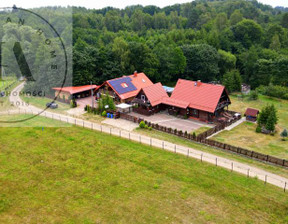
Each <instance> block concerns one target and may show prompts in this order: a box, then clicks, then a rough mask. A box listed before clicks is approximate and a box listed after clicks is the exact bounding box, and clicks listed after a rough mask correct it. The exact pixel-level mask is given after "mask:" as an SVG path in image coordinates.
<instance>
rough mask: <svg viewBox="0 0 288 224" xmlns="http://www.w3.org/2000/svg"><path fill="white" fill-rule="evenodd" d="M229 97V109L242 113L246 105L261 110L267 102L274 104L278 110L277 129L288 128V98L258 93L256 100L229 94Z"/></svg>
mask: <svg viewBox="0 0 288 224" xmlns="http://www.w3.org/2000/svg"><path fill="white" fill-rule="evenodd" d="M230 99H231V101H232V104H231V105H230V106H229V110H232V111H237V112H241V113H242V115H244V113H245V111H246V109H247V108H248V107H251V108H255V109H258V110H261V109H262V108H263V107H264V106H266V105H268V104H274V105H275V107H276V109H277V111H278V118H279V121H278V128H277V131H283V129H284V128H287V129H288V100H281V99H277V98H272V97H268V96H263V95H259V99H258V100H253V101H251V100H248V99H247V98H245V99H244V100H241V99H238V97H237V96H236V95H231V96H230Z"/></svg>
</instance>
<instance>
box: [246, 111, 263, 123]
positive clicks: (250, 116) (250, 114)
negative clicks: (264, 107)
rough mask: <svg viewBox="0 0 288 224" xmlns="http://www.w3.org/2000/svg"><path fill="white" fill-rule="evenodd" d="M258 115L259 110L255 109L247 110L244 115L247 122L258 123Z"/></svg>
mask: <svg viewBox="0 0 288 224" xmlns="http://www.w3.org/2000/svg"><path fill="white" fill-rule="evenodd" d="M258 114H259V110H257V109H253V108H247V110H246V112H245V114H244V115H245V116H246V120H247V121H253V122H255V121H257V117H258Z"/></svg>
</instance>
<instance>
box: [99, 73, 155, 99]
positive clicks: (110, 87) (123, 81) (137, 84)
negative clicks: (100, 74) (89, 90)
mask: <svg viewBox="0 0 288 224" xmlns="http://www.w3.org/2000/svg"><path fill="white" fill-rule="evenodd" d="M151 85H153V83H152V82H151V80H150V79H149V78H148V77H147V76H146V75H145V74H144V73H137V72H135V73H134V74H133V75H129V76H123V77H121V78H116V79H111V80H108V81H106V82H104V83H103V84H102V85H101V86H100V87H99V88H98V89H97V90H96V91H95V94H96V99H99V97H100V96H101V94H107V93H108V94H109V95H110V96H112V97H113V98H114V101H115V102H119V103H131V101H132V100H133V99H134V98H135V97H136V95H137V94H138V93H139V91H140V90H141V89H142V88H145V87H148V86H151Z"/></svg>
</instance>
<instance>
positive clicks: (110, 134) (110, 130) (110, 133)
mask: <svg viewBox="0 0 288 224" xmlns="http://www.w3.org/2000/svg"><path fill="white" fill-rule="evenodd" d="M111 132H112V131H111V128H110V135H111ZM129 134H130V133H129Z"/></svg>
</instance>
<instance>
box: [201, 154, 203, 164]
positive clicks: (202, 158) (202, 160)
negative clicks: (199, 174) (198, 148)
mask: <svg viewBox="0 0 288 224" xmlns="http://www.w3.org/2000/svg"><path fill="white" fill-rule="evenodd" d="M201 162H203V153H202V154H201Z"/></svg>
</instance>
